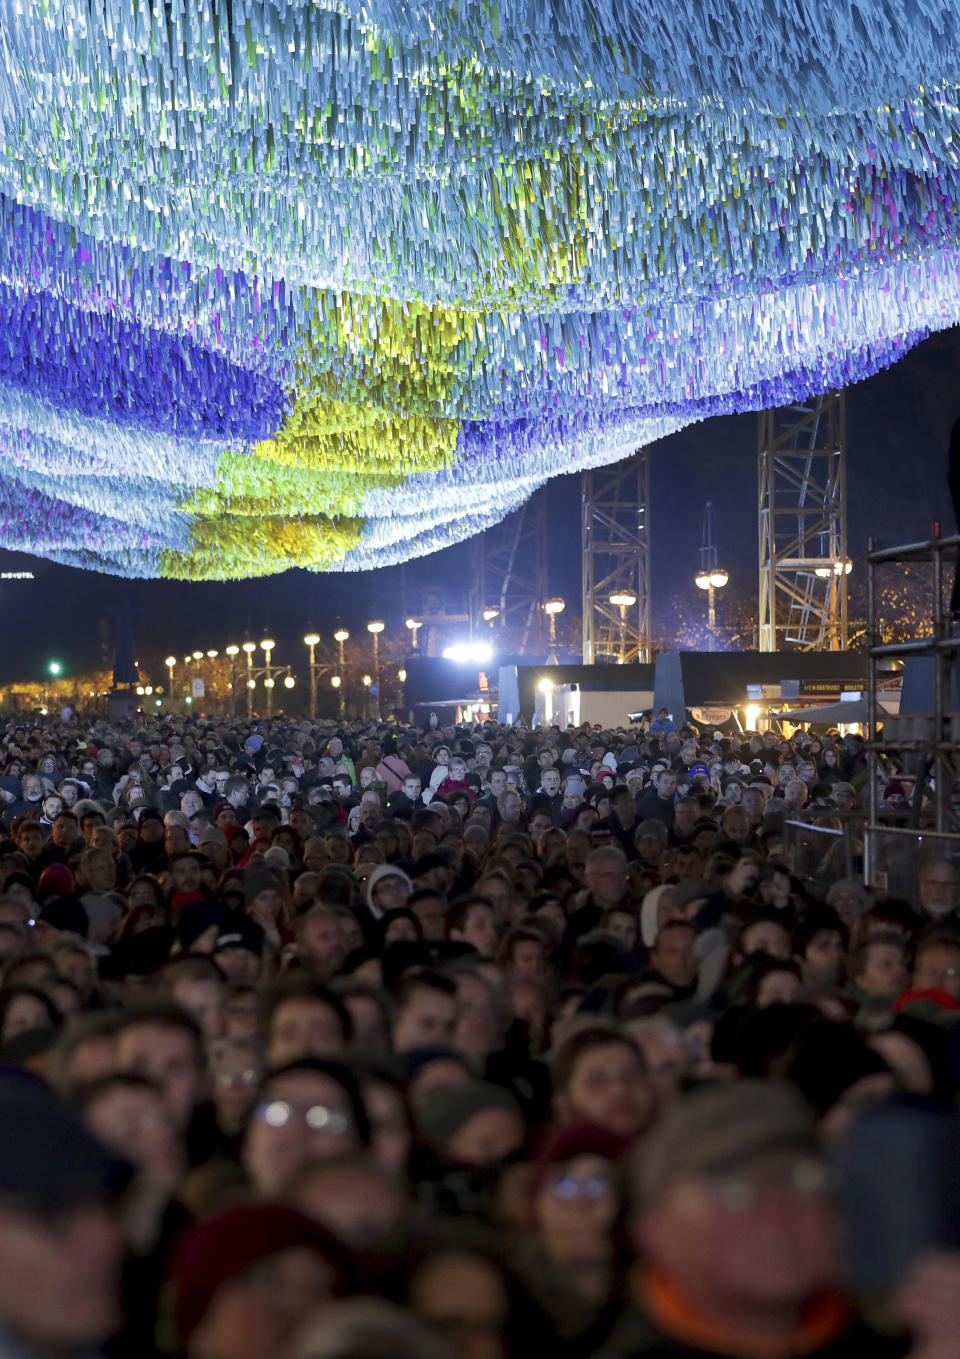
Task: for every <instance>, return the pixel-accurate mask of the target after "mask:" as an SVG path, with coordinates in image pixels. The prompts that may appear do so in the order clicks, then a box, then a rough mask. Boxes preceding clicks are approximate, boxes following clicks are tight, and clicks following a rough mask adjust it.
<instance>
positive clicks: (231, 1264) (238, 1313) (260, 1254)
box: [169, 1203, 350, 1359]
mask: <svg viewBox="0 0 960 1359" xmlns="http://www.w3.org/2000/svg"><path fill="white" fill-rule="evenodd" d="M267 1262H269V1268H268V1269H265V1268H264V1266H265V1264H266V1263H267ZM349 1275H350V1262H349V1258H348V1256H347V1255H346V1253H345V1251H344V1250H343V1248H342V1247H341V1246H340V1245H339V1243H337V1242H336V1241H334V1239H333V1238H332V1237H331V1236H330V1235H329V1233H328V1232H327V1231H326V1230H325V1229H324V1228H323V1227H321V1226H320V1224H319V1223H317V1222H314V1221H313V1220H312V1219H311V1218H308V1217H306V1216H304V1215H303V1214H302V1213H299V1212H297V1211H296V1210H295V1209H293V1208H288V1207H285V1206H283V1205H281V1204H276V1203H248V1204H242V1205H241V1206H239V1207H236V1208H232V1209H230V1210H228V1211H227V1212H224V1213H221V1214H220V1215H219V1216H218V1217H215V1218H212V1219H211V1220H209V1221H206V1222H202V1223H200V1224H198V1225H197V1226H196V1227H194V1228H193V1229H192V1230H191V1231H190V1232H189V1233H188V1234H187V1235H186V1237H185V1238H184V1239H183V1241H182V1242H181V1244H180V1247H179V1249H178V1251H177V1253H176V1256H175V1259H174V1262H173V1266H172V1269H171V1275H170V1280H169V1283H170V1311H171V1316H170V1318H169V1320H170V1321H172V1323H173V1329H174V1331H175V1335H176V1342H177V1345H178V1348H179V1350H180V1352H181V1353H182V1354H186V1355H197V1354H203V1355H204V1356H207V1359H227V1356H229V1359H263V1356H264V1355H272V1354H277V1353H278V1352H279V1351H280V1350H281V1349H282V1348H283V1345H284V1343H285V1341H286V1339H287V1337H288V1336H289V1335H290V1334H291V1333H292V1332H293V1330H294V1329H295V1327H296V1326H297V1325H298V1324H299V1323H300V1322H301V1321H302V1320H303V1318H304V1316H305V1315H306V1313H307V1312H308V1311H310V1310H311V1309H312V1308H313V1307H315V1306H316V1305H317V1304H318V1303H320V1302H323V1301H324V1299H325V1298H330V1297H334V1296H336V1295H337V1294H338V1293H340V1292H342V1291H343V1289H344V1288H345V1286H346V1284H347V1281H348V1278H349Z"/></svg>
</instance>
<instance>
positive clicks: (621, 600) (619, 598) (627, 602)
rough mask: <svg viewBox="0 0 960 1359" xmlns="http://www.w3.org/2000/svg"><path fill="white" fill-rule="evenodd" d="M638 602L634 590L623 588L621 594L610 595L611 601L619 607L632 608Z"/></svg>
mask: <svg viewBox="0 0 960 1359" xmlns="http://www.w3.org/2000/svg"><path fill="white" fill-rule="evenodd" d="M636 602H637V596H636V595H635V594H634V593H633V591H632V590H621V591H620V592H619V594H615V595H611V596H610V603H611V604H615V605H616V606H617V608H618V609H630V608H632V607H633V605H634V604H636Z"/></svg>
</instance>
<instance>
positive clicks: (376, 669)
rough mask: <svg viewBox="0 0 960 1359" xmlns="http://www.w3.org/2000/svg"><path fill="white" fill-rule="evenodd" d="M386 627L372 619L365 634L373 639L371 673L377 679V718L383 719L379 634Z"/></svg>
mask: <svg viewBox="0 0 960 1359" xmlns="http://www.w3.org/2000/svg"><path fill="white" fill-rule="evenodd" d="M385 627H386V623H382V622H381V621H380V619H379V618H374V619H373V620H372V621H371V622H369V623H368V624H367V632H369V633H370V634H371V635H372V637H373V673H374V675H375V676H376V679H377V717H379V718H381V719H382V718H383V695H382V694H381V692H380V690H381V687H382V686H381V684H380V634H381V632H383V630H384V628H385Z"/></svg>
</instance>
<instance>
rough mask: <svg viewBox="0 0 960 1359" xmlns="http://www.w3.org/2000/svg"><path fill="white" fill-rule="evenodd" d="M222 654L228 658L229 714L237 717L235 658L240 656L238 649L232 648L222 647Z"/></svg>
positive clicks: (231, 646)
mask: <svg viewBox="0 0 960 1359" xmlns="http://www.w3.org/2000/svg"><path fill="white" fill-rule="evenodd" d="M224 654H225V655H227V656H229V657H230V712H231V713H232V715H233V716H234V717H236V715H237V657H238V656H239V655H240V648H239V647H238V646H233V645H232V644H231V645H230V646H228V647H224Z"/></svg>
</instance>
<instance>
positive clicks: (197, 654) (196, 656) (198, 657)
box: [193, 651, 203, 661]
mask: <svg viewBox="0 0 960 1359" xmlns="http://www.w3.org/2000/svg"><path fill="white" fill-rule="evenodd" d="M193 659H194V660H195V661H202V660H203V652H202V651H195V652H194V653H193Z"/></svg>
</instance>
